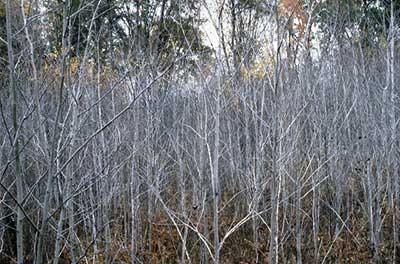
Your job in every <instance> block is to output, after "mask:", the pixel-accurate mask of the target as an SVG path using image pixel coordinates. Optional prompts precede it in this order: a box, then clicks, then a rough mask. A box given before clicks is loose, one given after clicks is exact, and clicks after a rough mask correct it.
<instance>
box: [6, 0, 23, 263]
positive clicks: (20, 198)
mask: <svg viewBox="0 0 400 264" xmlns="http://www.w3.org/2000/svg"><path fill="white" fill-rule="evenodd" d="M6 31H7V53H8V68H9V80H8V81H9V88H10V95H11V113H12V123H13V135H12V136H13V144H14V146H13V147H14V158H15V181H16V185H17V203H18V204H19V206H17V229H16V236H17V263H18V264H22V263H24V245H23V243H24V233H23V229H24V226H23V220H24V214H23V212H22V210H23V209H22V208H21V206H22V201H23V199H24V194H23V180H22V173H21V161H20V148H19V130H20V129H21V128H20V127H19V126H18V112H17V89H16V87H15V72H14V71H15V69H14V67H15V66H14V51H13V37H12V31H11V0H6Z"/></svg>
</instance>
